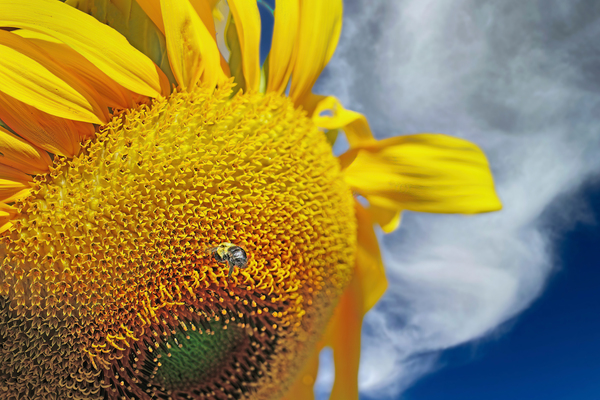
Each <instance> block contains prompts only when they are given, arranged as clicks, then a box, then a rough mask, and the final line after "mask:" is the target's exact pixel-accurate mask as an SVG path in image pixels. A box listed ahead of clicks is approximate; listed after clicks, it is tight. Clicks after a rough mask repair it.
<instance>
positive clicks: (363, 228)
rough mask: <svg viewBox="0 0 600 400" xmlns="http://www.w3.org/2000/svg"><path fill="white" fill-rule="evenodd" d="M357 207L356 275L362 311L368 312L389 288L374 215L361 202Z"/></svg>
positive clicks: (356, 204)
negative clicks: (374, 224)
mask: <svg viewBox="0 0 600 400" xmlns="http://www.w3.org/2000/svg"><path fill="white" fill-rule="evenodd" d="M355 209H356V222H357V224H358V235H357V239H358V248H357V250H356V261H355V263H356V270H355V275H356V276H357V277H358V281H359V286H358V288H359V289H360V291H361V299H362V312H363V314H366V313H367V311H369V310H370V309H371V308H372V307H373V306H374V305H375V303H377V301H379V299H380V298H381V296H383V293H384V292H385V290H386V289H387V279H386V277H385V268H384V266H383V261H382V260H381V251H380V250H379V242H378V241H377V236H375V231H374V230H373V222H374V221H373V218H372V215H371V214H370V213H369V211H368V210H365V208H364V207H363V206H362V205H361V204H360V203H359V202H355Z"/></svg>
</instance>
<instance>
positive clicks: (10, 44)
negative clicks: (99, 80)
mask: <svg viewBox="0 0 600 400" xmlns="http://www.w3.org/2000/svg"><path fill="white" fill-rule="evenodd" d="M0 18H1V17H0ZM0 54H1V55H2V56H1V57H0V81H2V82H3V84H2V88H1V89H2V91H3V92H4V93H6V94H8V95H10V96H12V97H14V98H16V99H18V100H20V101H22V102H25V103H27V104H30V105H32V106H34V107H35V108H38V109H40V110H42V111H44V112H47V113H48V114H52V115H56V116H58V117H62V118H69V119H75V120H78V121H85V122H91V123H95V124H101V123H104V122H106V120H107V118H106V117H107V114H106V113H107V110H105V109H104V108H103V107H101V106H100V105H99V104H98V103H97V102H96V99H94V94H95V93H93V89H88V88H87V87H85V85H84V84H83V83H81V82H78V81H77V80H76V79H75V78H74V77H72V76H70V75H69V73H68V71H66V70H65V69H63V68H61V67H60V66H59V65H58V64H56V63H55V62H54V61H52V60H51V59H50V58H48V57H47V56H46V55H45V54H44V53H43V52H42V51H41V50H39V49H38V48H37V47H36V46H35V45H33V44H31V43H30V42H29V41H28V40H27V39H23V38H21V37H19V36H17V35H15V34H13V33H11V32H7V31H4V30H0Z"/></svg>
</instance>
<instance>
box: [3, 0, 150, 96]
mask: <svg viewBox="0 0 600 400" xmlns="http://www.w3.org/2000/svg"><path fill="white" fill-rule="evenodd" d="M0 5H1V7H2V13H0V26H8V27H13V28H25V29H31V30H34V31H39V32H41V33H45V34H47V35H50V36H53V37H55V38H56V39H59V40H60V41H61V42H63V43H65V44H67V45H68V46H70V47H71V48H73V49H74V50H75V51H77V52H78V53H79V54H81V55H82V56H84V57H85V58H87V59H88V60H89V61H90V62H91V63H92V64H94V65H95V66H96V67H98V68H99V69H100V70H102V71H103V72H104V73H105V74H107V75H108V76H110V77H111V78H112V79H114V80H115V81H116V82H117V83H119V84H121V85H123V86H124V87H126V88H127V89H129V90H131V91H133V92H136V93H139V94H143V95H145V96H150V97H156V96H158V95H160V91H161V87H160V78H159V74H158V72H157V70H156V67H155V65H154V64H153V63H152V61H150V59H149V58H148V57H146V56H145V55H144V54H142V53H141V52H139V51H138V50H136V49H135V48H134V47H133V46H131V45H130V44H129V43H128V42H127V40H126V39H125V37H123V35H121V34H120V33H118V32H117V31H116V30H114V29H112V28H111V27H109V26H107V25H104V24H102V23H100V22H99V21H98V20H96V19H95V18H93V17H91V16H89V15H87V14H85V13H82V12H81V11H78V10H76V9H75V8H73V7H70V6H68V5H66V4H63V3H62V2H60V1H55V0H29V1H21V0H2V1H1V2H0Z"/></svg>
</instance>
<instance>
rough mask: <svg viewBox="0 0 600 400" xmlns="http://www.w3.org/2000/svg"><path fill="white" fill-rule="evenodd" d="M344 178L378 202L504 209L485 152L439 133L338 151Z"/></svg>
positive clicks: (451, 209) (438, 209)
mask: <svg viewBox="0 0 600 400" xmlns="http://www.w3.org/2000/svg"><path fill="white" fill-rule="evenodd" d="M340 160H342V164H344V165H346V164H348V163H349V162H348V160H351V163H350V165H349V166H348V167H347V168H346V169H345V171H344V174H345V179H346V182H347V183H348V184H349V185H350V186H351V187H352V188H353V189H354V190H356V191H357V192H358V193H360V194H361V195H363V196H364V197H366V198H367V200H369V202H370V203H371V204H373V205H376V206H378V207H382V208H387V209H390V210H396V211H400V210H403V209H406V210H412V211H423V212H433V213H463V214H473V213H481V212H489V211H496V210H499V209H500V208H502V205H501V203H500V200H499V199H498V196H497V195H496V192H495V190H494V181H493V179H492V174H491V172H490V169H489V165H488V162H487V159H486V157H485V155H484V154H483V152H482V151H481V150H480V149H479V147H477V146H476V145H474V144H473V143H470V142H468V141H466V140H462V139H457V138H453V137H450V136H446V135H440V134H419V135H409V136H399V137H394V138H389V139H385V140H381V141H378V142H376V143H374V144H372V145H365V146H362V147H359V148H355V149H351V150H349V151H348V152H347V153H346V154H343V155H342V156H340Z"/></svg>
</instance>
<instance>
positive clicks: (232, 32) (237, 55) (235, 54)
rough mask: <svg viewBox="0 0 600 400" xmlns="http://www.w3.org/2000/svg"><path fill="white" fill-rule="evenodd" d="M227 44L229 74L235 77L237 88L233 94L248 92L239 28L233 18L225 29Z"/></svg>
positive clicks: (229, 19) (228, 21) (228, 20)
mask: <svg viewBox="0 0 600 400" xmlns="http://www.w3.org/2000/svg"><path fill="white" fill-rule="evenodd" d="M225 44H226V45H227V49H228V50H229V61H228V64H229V73H230V74H231V76H233V80H234V82H235V84H236V86H235V87H234V89H233V94H235V93H237V92H238V91H239V90H243V91H244V92H245V91H246V80H245V79H244V65H243V57H242V46H241V44H240V40H239V36H238V33H237V27H236V26H235V21H234V20H233V17H231V16H230V17H229V18H228V19H227V25H226V27H225Z"/></svg>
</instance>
